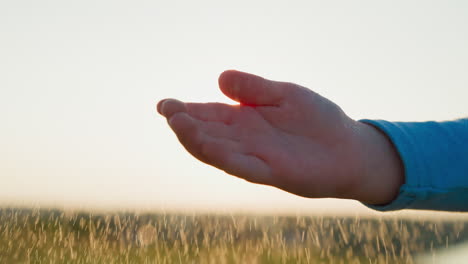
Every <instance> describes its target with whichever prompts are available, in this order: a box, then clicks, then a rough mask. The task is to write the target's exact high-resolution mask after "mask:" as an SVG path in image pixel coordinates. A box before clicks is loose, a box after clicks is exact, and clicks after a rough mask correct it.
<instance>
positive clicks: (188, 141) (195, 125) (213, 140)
mask: <svg viewBox="0 0 468 264" xmlns="http://www.w3.org/2000/svg"><path fill="white" fill-rule="evenodd" d="M168 121H169V125H170V127H171V128H172V130H173V131H174V132H175V134H176V135H177V138H178V139H179V141H180V143H182V145H183V146H184V147H185V149H186V150H187V151H188V152H190V154H192V155H193V156H195V157H196V158H197V159H199V160H201V161H203V162H205V163H208V164H211V165H213V166H222V162H220V160H224V158H223V157H225V155H226V154H227V153H228V152H241V151H242V149H241V147H240V144H239V143H238V142H237V141H234V140H231V139H229V138H227V137H225V136H226V133H227V130H224V131H223V130H220V129H219V128H217V127H215V126H213V125H211V126H210V125H207V124H206V122H203V121H199V120H197V119H194V118H193V117H191V116H190V115H188V114H187V113H176V114H174V115H173V116H172V117H171V118H170V119H168ZM219 125H222V124H220V123H219ZM208 133H211V135H210V134H208Z"/></svg>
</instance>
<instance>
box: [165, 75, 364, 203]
mask: <svg viewBox="0 0 468 264" xmlns="http://www.w3.org/2000/svg"><path fill="white" fill-rule="evenodd" d="M219 86H220V89H221V91H222V92H223V93H224V94H225V95H226V96H228V97H230V98H232V99H233V100H236V101H237V102H239V103H240V105H227V104H220V103H183V102H180V101H177V100H175V99H165V100H162V101H161V102H159V103H158V111H159V113H161V114H162V115H164V116H165V117H166V118H167V120H168V123H169V125H170V127H171V128H172V129H173V130H174V132H175V134H176V135H177V137H178V139H179V140H180V142H181V143H182V144H183V146H184V147H185V148H186V149H187V151H189V152H190V153H191V154H192V155H193V156H195V157H196V158H197V159H199V160H201V161H203V162H205V163H207V164H210V165H212V166H215V167H217V168H219V169H222V170H224V171H225V172H227V173H229V174H232V175H235V176H238V177H241V178H243V179H245V180H248V181H251V182H255V183H260V184H267V185H271V186H275V187H278V188H280V189H283V190H285V191H288V192H291V193H294V194H297V195H301V196H305V197H343V198H344V197H346V198H355V197H353V196H354V193H356V188H359V187H361V186H356V185H357V184H359V183H360V182H361V178H360V177H362V176H363V175H362V172H363V170H364V168H363V158H364V157H363V155H360V153H362V151H361V148H362V144H361V143H362V141H361V140H360V139H361V137H360V136H361V134H362V133H361V128H362V124H360V123H359V122H356V121H354V120H352V119H351V118H349V117H347V116H346V115H345V114H344V113H343V111H342V110H341V109H340V108H339V107H338V106H337V105H335V104H334V103H332V102H331V101H329V100H327V99H326V98H324V97H322V96H320V95H318V94H316V93H314V92H312V91H311V90H309V89H306V88H304V87H301V86H299V85H296V84H292V83H285V82H275V81H270V80H266V79H264V78H261V77H259V76H255V75H252V74H247V73H243V72H238V71H226V72H224V73H223V74H221V76H220V78H219Z"/></svg>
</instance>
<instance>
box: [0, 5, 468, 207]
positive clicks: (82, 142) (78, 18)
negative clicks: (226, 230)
mask: <svg viewBox="0 0 468 264" xmlns="http://www.w3.org/2000/svg"><path fill="white" fill-rule="evenodd" d="M466 47H468V2H466V1H462V0H460V1H427V0H425V1H370V0H367V1H345V0H341V1H337V0H332V1H310V0H309V1H272V0H268V1H247V0H238V1H214V0H199V1H177V0H176V1H162V0H161V1H160V0H158V1H145V0H135V1H119V0H113V1H110V0H102V1H87V0H83V1H58V0H57V1H31V0H30V1H23V0H17V1H5V0H3V1H2V0H0V122H1V125H0V135H1V136H0V204H3V205H18V206H53V207H64V208H74V207H79V208H101V209H102V208H105V209H107V208H112V209H116V208H117V209H125V208H140V209H162V210H208V211H211V210H213V211H216V210H224V211H236V210H237V211H253V212H259V211H268V212H271V211H273V212H277V213H280V212H281V213H282V212H287V213H307V214H310V213H330V214H340V213H356V212H361V213H363V214H365V213H371V211H370V210H369V209H367V208H365V207H364V206H363V205H361V204H359V203H358V202H354V201H346V200H334V199H321V200H311V199H304V198H299V197H296V196H294V195H291V194H288V193H285V192H282V191H279V190H277V189H274V188H271V187H265V186H259V185H253V184H250V183H247V182H245V181H243V180H240V179H237V178H235V177H232V176H228V175H226V174H225V173H224V172H222V171H219V170H217V169H214V168H212V167H209V166H208V165H205V164H203V163H200V162H198V161H197V160H195V159H194V158H192V157H191V156H190V155H189V154H188V153H187V152H186V151H185V150H184V149H183V147H182V146H181V145H180V144H179V143H178V141H177V139H176V137H175V136H174V135H173V133H172V132H171V130H170V129H169V127H168V126H167V124H166V122H165V120H164V119H163V118H162V117H160V116H159V115H158V114H157V113H156V111H155V105H156V103H157V101H159V100H160V99H163V98H166V97H174V98H178V99H181V100H185V101H195V102H208V101H210V102H215V101H216V102H224V103H233V102H232V101H230V100H229V99H227V98H225V97H224V96H223V95H222V94H221V92H220V91H219V90H218V87H217V77H218V75H219V74H220V73H221V72H222V71H224V70H226V69H238V70H242V71H247V72H251V73H254V74H258V75H261V76H264V77H266V78H270V79H274V80H281V81H290V82H295V83H298V84H301V85H303V86H306V87H308V88H310V89H312V90H314V91H316V92H318V93H320V94H322V95H324V96H325V97H328V98H329V99H331V100H332V101H334V102H336V103H337V104H339V105H340V106H341V107H342V108H343V109H344V110H345V112H346V113H348V114H349V115H350V116H351V117H353V118H355V119H360V118H371V119H386V120H392V121H423V120H445V119H454V118H458V117H462V116H466V114H467V108H466V100H467V98H468V89H467V88H468V75H467V74H466V73H467V72H468V49H467V48H466ZM337 166H339V164H337Z"/></svg>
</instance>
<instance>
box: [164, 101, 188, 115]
mask: <svg viewBox="0 0 468 264" xmlns="http://www.w3.org/2000/svg"><path fill="white" fill-rule="evenodd" d="M157 110H158V112H159V113H160V114H161V115H163V116H165V117H166V118H170V117H171V116H172V115H174V114H175V113H179V112H187V107H186V106H185V103H183V102H181V101H179V100H176V99H164V100H161V101H160V102H159V103H158V105H157Z"/></svg>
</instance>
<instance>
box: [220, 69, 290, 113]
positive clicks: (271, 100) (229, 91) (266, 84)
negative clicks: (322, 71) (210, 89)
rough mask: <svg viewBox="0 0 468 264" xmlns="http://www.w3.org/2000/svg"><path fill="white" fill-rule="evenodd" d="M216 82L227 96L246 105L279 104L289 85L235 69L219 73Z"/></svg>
mask: <svg viewBox="0 0 468 264" xmlns="http://www.w3.org/2000/svg"><path fill="white" fill-rule="evenodd" d="M218 83H219V88H220V89H221V91H222V92H223V93H224V94H225V95H226V96H227V97H229V98H231V99H233V100H235V101H237V102H239V103H241V104H246V105H279V104H280V103H281V101H282V100H283V99H284V98H285V97H286V95H287V94H288V90H289V89H288V88H290V87H291V86H290V85H288V83H282V82H275V81H270V80H267V79H264V78H262V77H260V76H256V75H253V74H249V73H245V72H240V71H235V70H228V71H225V72H223V73H221V75H220V76H219V79H218Z"/></svg>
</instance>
